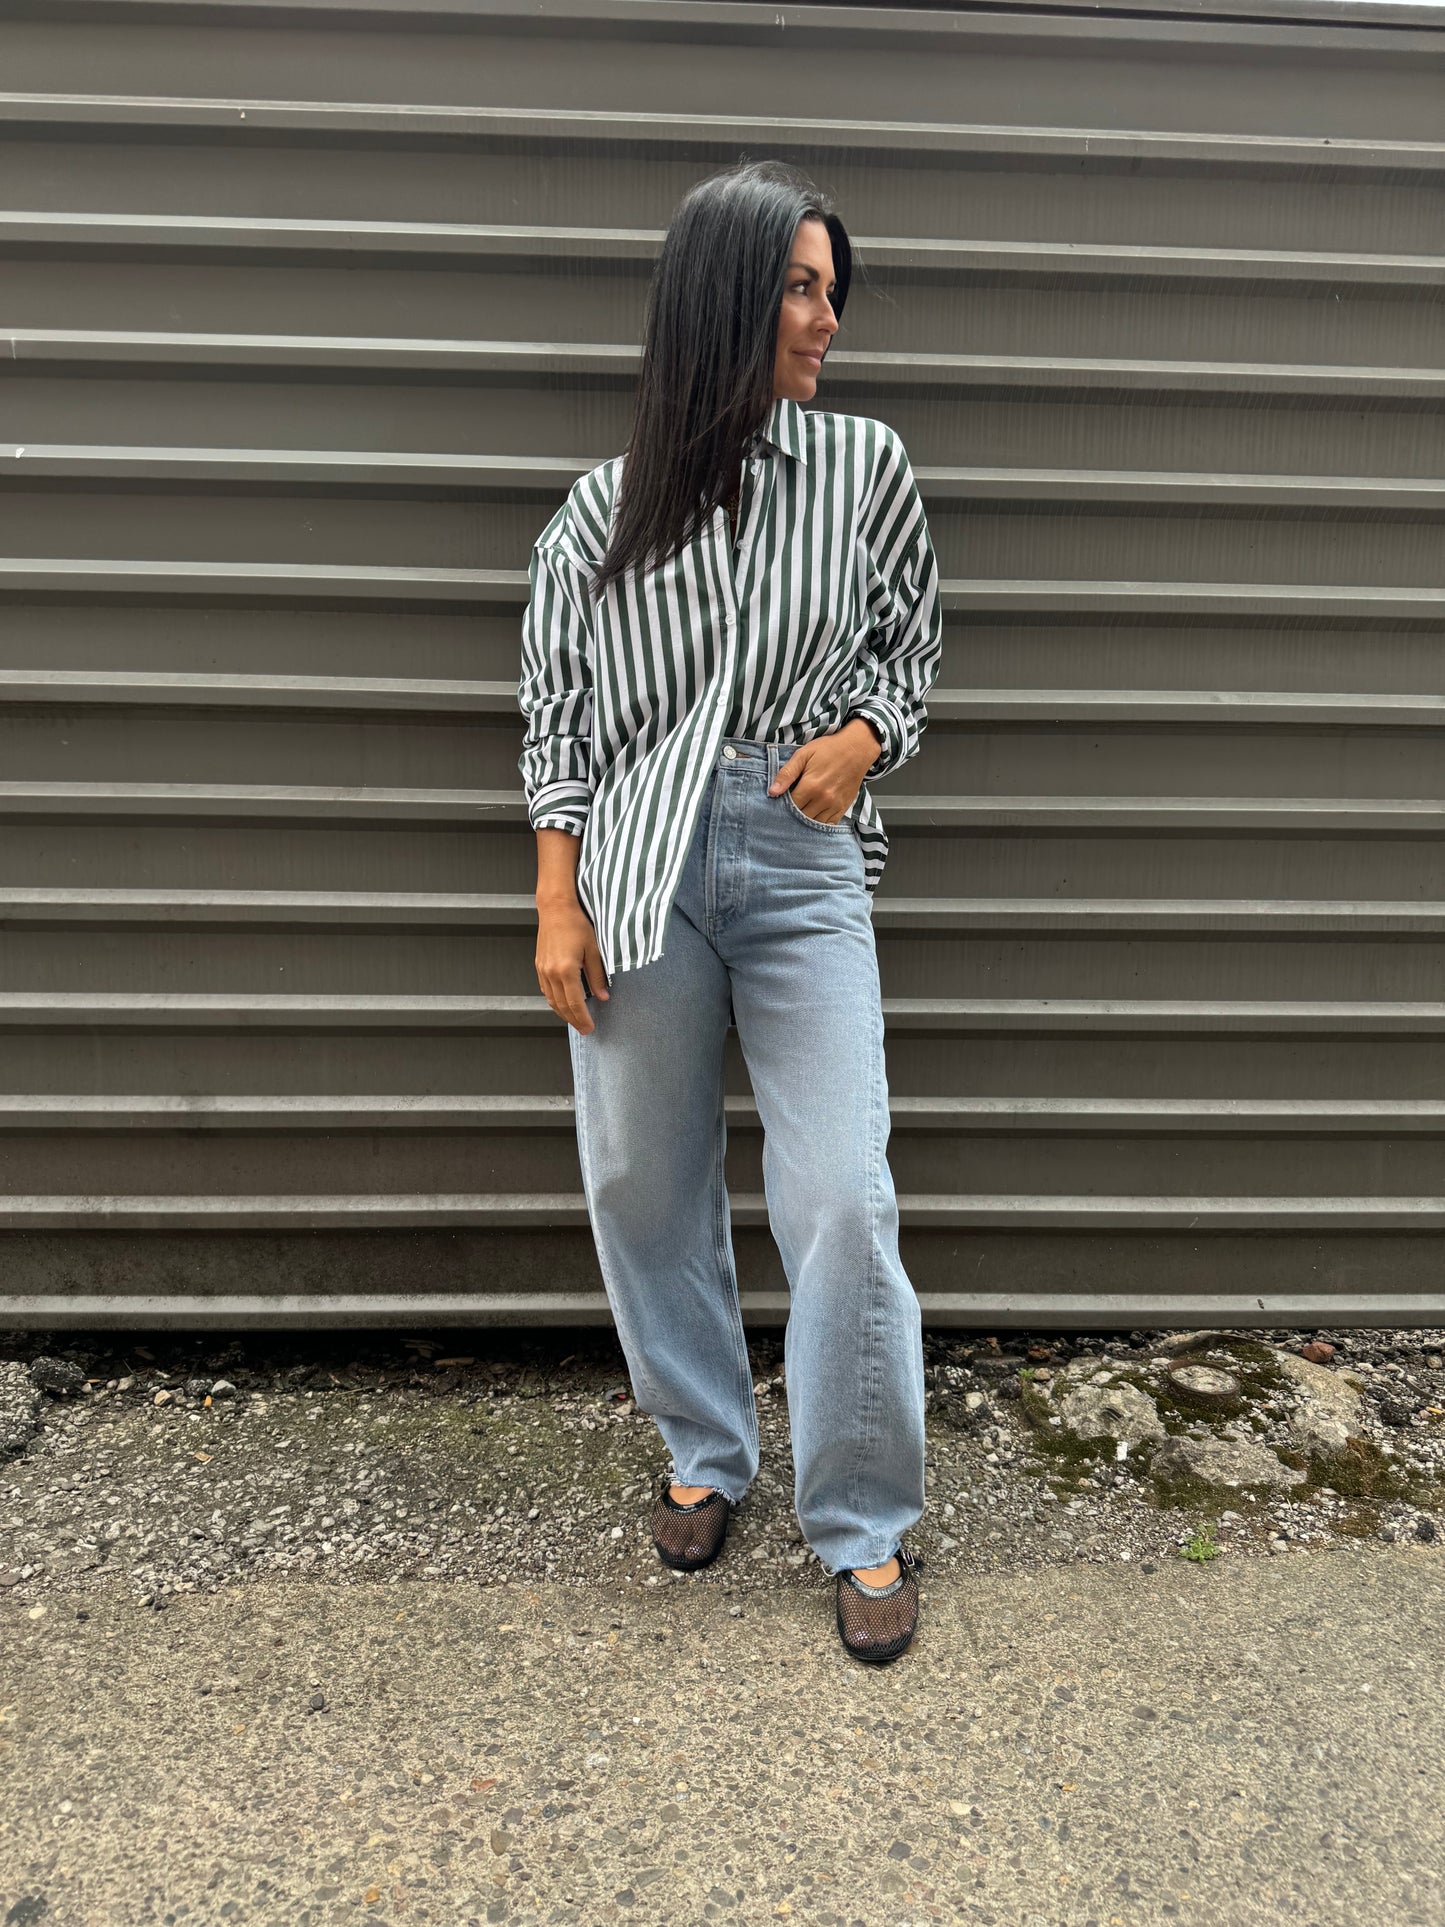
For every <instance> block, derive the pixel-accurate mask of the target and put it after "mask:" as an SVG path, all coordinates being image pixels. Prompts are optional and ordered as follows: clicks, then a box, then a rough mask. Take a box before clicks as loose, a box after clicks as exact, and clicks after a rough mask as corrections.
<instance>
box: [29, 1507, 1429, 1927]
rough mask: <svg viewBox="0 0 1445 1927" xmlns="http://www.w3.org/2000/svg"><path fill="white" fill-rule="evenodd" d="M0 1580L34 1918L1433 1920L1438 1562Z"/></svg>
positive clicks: (63, 1926)
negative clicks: (860, 1611) (166, 1590)
mask: <svg viewBox="0 0 1445 1927" xmlns="http://www.w3.org/2000/svg"><path fill="white" fill-rule="evenodd" d="M717 1578H718V1575H717V1573H716V1572H715V1573H714V1574H713V1575H712V1576H711V1583H708V1584H703V1583H700V1582H699V1581H698V1580H694V1579H683V1580H679V1581H677V1582H675V1583H670V1584H667V1585H665V1586H663V1587H660V1588H658V1589H657V1590H655V1591H645V1590H643V1589H640V1588H636V1587H634V1588H631V1589H623V1588H620V1587H617V1588H612V1587H608V1586H605V1585H599V1584H585V1585H577V1584H557V1583H549V1582H545V1581H542V1582H538V1581H536V1580H531V1579H526V1580H521V1581H518V1582H517V1583H492V1584H487V1585H479V1584H476V1583H475V1582H471V1583H469V1582H465V1581H446V1582H443V1583H437V1582H429V1581H427V1580H425V1579H405V1580H387V1581H384V1582H372V1583H367V1582H361V1583H355V1582H353V1583H349V1584H347V1585H344V1586H342V1585H336V1584H334V1583H331V1582H329V1581H327V1580H324V1579H315V1578H310V1577H305V1576H301V1575H295V1576H291V1575H287V1576H284V1577H281V1578H275V1579H271V1578H267V1579H254V1580H248V1581H246V1582H244V1583H241V1584H238V1585H230V1586H226V1587H224V1588H223V1589H221V1590H218V1591H214V1592H209V1593H195V1594H186V1595H181V1596H178V1597H176V1598H174V1599H172V1600H171V1601H170V1602H169V1603H168V1604H166V1605H165V1606H164V1607H163V1608H157V1607H154V1606H142V1605H139V1604H138V1603H137V1601H136V1599H135V1598H134V1596H133V1593H132V1592H131V1591H129V1590H127V1589H126V1587H125V1586H123V1585H121V1584H116V1585H114V1586H113V1587H107V1586H105V1585H100V1586H96V1585H94V1584H92V1585H90V1586H89V1587H88V1588H87V1589H86V1591H85V1592H84V1594H83V1596H82V1595H79V1594H77V1595H75V1596H71V1597H66V1596H65V1595H51V1596H49V1597H48V1598H47V1599H45V1600H43V1601H38V1602H34V1603H27V1602H26V1600H25V1599H24V1598H21V1597H16V1596H14V1595H10V1596H8V1597H5V1598H3V1599H0V1667H3V1673H0V1801H3V1805H0V1814H3V1818H0V1920H3V1922H4V1923H5V1927H81V1923H84V1924H85V1927H118V1924H119V1923H124V1927H133V1924H137V1927H138V1924H139V1923H151V1922H157V1923H165V1927H177V1924H178V1923H182V1922H184V1923H185V1927H202V1923H211V1922H227V1923H230V1924H231V1927H236V1923H241V1922H254V1923H265V1924H266V1927H270V1924H271V1923H281V1922H285V1923H300V1924H304V1923H317V1924H318V1927H319V1924H320V1923H330V1922H340V1921H346V1922H352V1921H365V1920H375V1921H385V1922H397V1923H403V1922H419V1921H426V1922H432V1923H446V1927H463V1924H464V1923H472V1922H477V1923H481V1922H495V1921H503V1922H507V1923H509V1924H510V1927H523V1924H524V1923H525V1924H527V1927H530V1924H531V1923H534V1922H536V1923H552V1922H567V1923H577V1924H578V1927H592V1923H601V1922H613V1921H629V1922H631V1921H636V1922H668V1923H674V1922H677V1923H694V1922H702V1921H715V1922H719V1923H753V1922H760V1921H772V1920H792V1921H797V1922H800V1923H801V1922H809V1923H813V1922H817V1923H828V1924H829V1927H838V1924H842V1927H917V1924H919V1923H923V1922H933V1921H945V1922H955V1921H959V1922H967V1923H983V1924H984V1927H1090V1924H1091V1923H1096V1924H1097V1927H1144V1924H1145V1923H1155V1922H1161V1923H1162V1922H1171V1923H1179V1927H1216V1923H1218V1927H1252V1924H1253V1923H1271V1927H1273V1924H1274V1923H1301V1924H1302V1927H1405V1923H1410V1924H1411V1927H1439V1924H1440V1923H1441V1921H1442V1920H1445V1864H1442V1863H1445V1853H1442V1845H1441V1823H1440V1814H1441V1811H1442V1804H1445V1703H1442V1697H1441V1695H1440V1692H1439V1674H1440V1661H1441V1653H1442V1634H1445V1554H1442V1552H1441V1550H1440V1549H1439V1548H1438V1547H1424V1546H1419V1545H1413V1546H1381V1545H1379V1544H1370V1543H1368V1542H1363V1543H1360V1544H1353V1543H1344V1544H1340V1545H1335V1546H1332V1547H1329V1548H1327V1549H1323V1550H1320V1551H1318V1552H1311V1553H1309V1554H1302V1555H1297V1556H1294V1557H1291V1558H1288V1559H1234V1558H1218V1559H1214V1560H1212V1561H1210V1562H1209V1563H1206V1564H1199V1565H1195V1564H1190V1563H1187V1562H1185V1561H1184V1560H1182V1559H1179V1558H1170V1559H1167V1560H1165V1561H1163V1562H1161V1563H1159V1564H1157V1565H1154V1566H1153V1567H1152V1568H1151V1569H1145V1568H1143V1567H1141V1566H1139V1565H1137V1564H1128V1565H1125V1564H1117V1563H1115V1564H1103V1565H1089V1564H1079V1565H1076V1566H1069V1565H1062V1564H1061V1565H1058V1566H1054V1567H1048V1568H1044V1569H1041V1570H1038V1569H1035V1570H1016V1571H1003V1572H998V1571H994V1572H981V1573H979V1574H977V1575H976V1576H970V1575H968V1574H967V1573H965V1574H963V1575H959V1574H958V1573H950V1574H949V1575H948V1576H947V1577H946V1578H944V1577H942V1576H938V1577H933V1576H930V1575H925V1578H926V1586H925V1599H924V1605H923V1617H922V1621H921V1625H920V1631H919V1634H918V1637H917V1640H916V1641H915V1644H914V1647H913V1649H912V1651H911V1652H910V1653H909V1654H908V1655H906V1656H905V1657H904V1658H903V1659H902V1660H901V1661H899V1662H898V1663H897V1664H896V1665H894V1666H892V1667H890V1668H886V1669H882V1670H875V1669H871V1668H865V1667H863V1666H860V1665H859V1664H858V1663H857V1662H855V1661H853V1660H851V1659H850V1658H849V1657H848V1656H847V1655H846V1654H845V1653H844V1652H843V1650H842V1648H841V1646H840V1645H839V1643H838V1639H837V1635H836V1632H835V1630H834V1627H833V1620H832V1612H833V1604H832V1599H833V1595H832V1582H831V1580H829V1579H827V1578H826V1576H825V1575H823V1574H822V1573H821V1572H817V1573H816V1574H815V1576H814V1583H813V1584H811V1585H810V1586H806V1587H803V1588H801V1589H799V1588H797V1587H792V1588H781V1587H780V1588H779V1589H778V1590H777V1591H776V1592H765V1593H763V1594H761V1595H760V1594H759V1593H757V1592H756V1591H751V1592H747V1593H745V1594H744V1593H736V1594H734V1593H730V1592H729V1591H728V1590H727V1589H726V1587H724V1586H720V1585H719V1584H718V1583H717Z"/></svg>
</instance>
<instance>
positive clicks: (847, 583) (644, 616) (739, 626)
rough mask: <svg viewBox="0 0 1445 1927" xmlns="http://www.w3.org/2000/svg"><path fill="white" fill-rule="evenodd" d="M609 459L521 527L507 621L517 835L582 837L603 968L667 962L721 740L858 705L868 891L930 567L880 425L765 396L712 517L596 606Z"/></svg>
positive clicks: (859, 820)
mask: <svg viewBox="0 0 1445 1927" xmlns="http://www.w3.org/2000/svg"><path fill="white" fill-rule="evenodd" d="M625 459H626V458H625V456H622V455H618V456H614V458H613V459H612V460H611V461H608V462H603V463H602V464H601V465H600V466H599V467H597V468H594V469H592V470H591V471H590V472H589V473H588V474H586V475H584V476H582V477H581V478H580V479H579V480H578V481H577V482H576V483H575V484H574V485H573V487H572V489H571V492H570V493H569V495H568V497H567V500H566V501H565V502H564V503H563V505H562V507H561V508H560V509H558V511H557V513H556V514H555V515H554V516H553V518H552V520H551V521H550V522H549V523H548V524H547V526H546V528H545V529H544V530H543V531H542V533H541V535H540V536H539V537H538V538H537V541H536V544H535V545H534V548H533V552H532V560H531V568H530V578H531V598H530V601H529V603H528V607H527V613H526V616H525V618H524V620H523V624H522V677H521V682H520V685H519V687H518V692H517V693H518V701H519V704H520V707H521V710H522V714H523V716H524V717H525V719H526V730H525V736H524V741H523V748H522V753H521V756H520V757H519V758H518V765H517V766H518V768H519V769H520V771H521V773H522V781H523V788H524V791H525V793H526V798H527V813H528V817H529V819H530V821H531V825H532V827H533V829H538V830H540V829H549V828H551V829H562V830H570V831H571V832H572V834H573V835H575V836H580V837H581V838H582V848H581V850H580V852H579V853H578V861H577V894H578V900H579V902H580V903H581V905H582V907H583V909H584V910H585V911H586V912H587V915H588V917H589V918H590V919H591V922H592V924H593V927H594V928H595V930H596V932H597V942H598V948H599V949H600V950H601V953H602V963H603V968H604V969H605V970H606V972H607V975H608V978H609V980H610V979H611V977H612V976H613V975H614V974H615V973H616V972H617V971H620V970H636V969H640V968H641V967H642V966H643V965H644V964H648V963H652V962H653V961H655V960H656V959H657V958H658V957H660V956H661V955H662V945H663V936H664V932H665V930H666V925H667V918H668V914H669V912H670V910H671V908H672V902H673V898H674V896H675V894H676V891H677V886H678V884H679V882H680V880H681V877H682V871H683V865H684V863H685V861H686V859H687V854H688V850H689V848H690V846H691V842H692V837H693V833H694V830H695V828H696V825H697V819H698V815H699V813H700V810H701V806H702V800H703V797H704V794H705V792H706V789H707V783H708V778H709V777H710V775H711V773H712V770H713V767H714V764H715V760H716V757H717V754H718V751H719V748H720V746H721V744H722V741H723V738H724V737H727V736H741V737H750V738H758V739H763V740H768V741H775V742H783V743H789V744H794V745H796V744H799V743H807V742H811V741H813V740H814V738H816V737H818V736H824V735H828V734H830V733H832V732H833V731H835V730H837V729H840V728H841V727H842V725H843V724H844V723H845V722H846V721H847V720H848V718H849V717H850V716H865V717H867V719H868V720H869V722H871V723H872V724H873V725H874V726H875V727H876V729H877V731H878V733H879V736H880V738H881V739H882V741H883V745H884V747H883V749H882V751H881V753H880V754H879V757H878V759H877V761H876V762H875V763H874V764H873V766H872V768H871V769H870V770H869V771H868V773H867V777H865V779H864V782H863V785H862V788H861V790H860V792H859V797H858V801H857V803H855V805H854V807H853V811H852V813H851V819H850V820H851V821H852V824H853V829H854V832H855V833H856V835H857V836H858V839H859V841H860V843H861V844H862V847H863V855H864V862H865V873H866V881H867V888H868V891H869V894H870V896H871V894H872V892H873V891H874V890H876V889H877V887H878V880H879V878H880V877H881V876H882V874H883V866H884V863H885V861H886V860H887V855H888V837H887V835H886V833H885V831H884V828H883V823H882V819H881V818H880V816H879V814H878V807H877V804H876V803H875V802H874V800H873V794H872V791H871V790H870V788H869V786H868V784H869V779H871V778H874V777H880V776H887V775H890V774H891V773H892V772H893V771H894V770H896V769H899V768H901V767H902V765H903V764H904V763H906V762H908V761H909V760H910V758H912V757H914V756H916V755H917V753H918V748H919V741H920V738H921V737H922V735H923V732H924V730H925V728H926V727H927V722H928V713H927V710H926V709H925V707H924V698H925V696H926V695H927V693H928V690H929V688H930V687H931V685H932V683H933V680H934V678H935V676H936V675H937V673H938V666H939V660H940V656H941V653H942V633H941V632H942V612H941V609H940V607H939V599H938V565H937V562H936V560H935V557H934V553H933V544H932V541H931V538H930V536H929V532H928V523H927V521H926V519H925V516H924V513H923V504H922V502H921V501H920V499H919V494H918V487H917V484H916V482H915V481H914V478H913V471H912V470H911V468H910V467H909V464H908V456H907V454H906V453H905V452H904V448H903V444H902V442H901V441H900V440H899V437H898V435H897V433H896V431H895V430H894V429H892V428H890V427H889V426H888V425H887V424H886V423H885V422H880V421H873V420H871V419H869V418H868V417H866V416H859V415H831V414H808V413H805V412H804V410H803V409H802V407H801V406H800V405H799V404H798V403H797V402H794V401H788V400H781V399H780V400H775V401H774V403H773V405H772V410H771V412H770V414H769V417H768V421H767V425H766V426H765V427H764V428H763V429H762V430H761V431H760V432H759V434H758V435H757V436H756V437H755V438H754V440H753V442H752V444H751V445H750V447H749V449H748V451H747V457H746V459H745V461H744V463H743V474H742V497H741V502H740V505H739V511H738V528H737V540H736V545H734V543H733V540H732V535H731V530H730V528H729V523H728V516H727V511H726V509H724V508H718V509H717V510H715V511H714V514H713V518H712V522H711V524H710V526H707V527H704V528H702V529H700V530H698V531H696V532H695V533H694V535H693V536H692V537H691V538H690V540H689V541H688V542H686V543H685V544H684V545H683V547H682V548H681V549H680V550H679V551H678V553H677V554H676V555H675V556H673V557H671V558H670V559H669V560H667V561H666V562H664V563H663V564H662V565H661V566H660V567H657V568H652V569H645V570H637V569H633V570H629V571H628V572H627V573H626V574H625V575H623V576H621V577H619V578H618V579H617V580H615V581H613V582H611V583H609V584H608V586H607V588H606V590H605V591H604V593H603V594H602V595H601V596H600V597H599V598H598V599H597V601H596V602H595V603H594V602H593V600H592V596H591V590H590V576H591V573H592V571H593V570H594V569H595V568H596V566H597V564H598V563H599V562H600V561H601V559H602V556H603V554H604V552H605V550H606V547H607V541H608V535H609V531H610V526H611V518H612V510H613V505H614V503H615V501H616V494H617V487H618V482H619V480H620V478H621V473H622V464H623V462H624V460H625Z"/></svg>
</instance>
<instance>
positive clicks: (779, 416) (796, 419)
mask: <svg viewBox="0 0 1445 1927" xmlns="http://www.w3.org/2000/svg"><path fill="white" fill-rule="evenodd" d="M758 435H759V438H760V439H761V440H762V441H765V442H769V443H771V444H772V446H773V447H774V448H777V449H781V450H782V452H783V454H784V455H791V456H792V457H793V458H794V460H795V461H799V462H802V463H803V464H804V465H806V463H807V460H808V418H807V416H806V415H805V414H804V413H803V410H802V408H801V407H800V406H799V404H798V403H797V402H795V401H789V400H788V399H787V398H786V396H778V397H777V398H776V399H775V400H774V402H773V405H772V407H771V408H770V409H769V411H768V418H767V420H766V421H765V422H764V423H763V426H762V427H761V428H760V429H759V430H758Z"/></svg>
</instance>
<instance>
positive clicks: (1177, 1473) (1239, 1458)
mask: <svg viewBox="0 0 1445 1927" xmlns="http://www.w3.org/2000/svg"><path fill="white" fill-rule="evenodd" d="M1149 1469H1150V1471H1151V1472H1152V1473H1153V1475H1154V1477H1155V1478H1156V1479H1162V1480H1163V1481H1164V1482H1165V1483H1166V1484H1168V1483H1171V1482H1178V1481H1180V1480H1184V1479H1201V1480H1203V1481H1204V1483H1205V1484H1206V1485H1228V1486H1241V1485H1270V1486H1290V1485H1299V1484H1300V1483H1301V1482H1302V1481H1303V1479H1304V1476H1305V1475H1304V1473H1303V1472H1297V1471H1295V1469H1294V1467H1293V1466H1289V1465H1286V1464H1285V1463H1284V1462H1283V1460H1281V1459H1278V1458H1276V1457H1275V1455H1274V1453H1273V1452H1271V1451H1270V1450H1269V1449H1268V1448H1267V1447H1266V1446H1263V1445H1255V1444H1253V1443H1252V1442H1251V1441H1250V1440H1248V1439H1215V1438H1202V1439H1192V1438H1172V1439H1166V1440H1165V1441H1164V1443H1163V1444H1162V1445H1161V1446H1160V1447H1159V1448H1158V1450H1157V1451H1156V1452H1155V1454H1154V1457H1153V1459H1152V1461H1151V1463H1150V1467H1149Z"/></svg>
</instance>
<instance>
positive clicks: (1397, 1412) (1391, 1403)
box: [1380, 1398, 1411, 1432]
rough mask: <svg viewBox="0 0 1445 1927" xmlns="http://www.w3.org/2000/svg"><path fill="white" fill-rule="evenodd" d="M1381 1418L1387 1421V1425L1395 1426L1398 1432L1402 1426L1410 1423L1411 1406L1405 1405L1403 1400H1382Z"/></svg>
mask: <svg viewBox="0 0 1445 1927" xmlns="http://www.w3.org/2000/svg"><path fill="white" fill-rule="evenodd" d="M1380 1417H1381V1418H1382V1419H1383V1420H1384V1421H1385V1423H1386V1425H1390V1426H1393V1427H1394V1429H1395V1430H1396V1431H1397V1432H1398V1431H1399V1430H1400V1428H1401V1426H1403V1425H1408V1424H1409V1423H1410V1418H1411V1412H1410V1408H1409V1406H1408V1405H1406V1404H1405V1402H1404V1400H1403V1399H1398V1398H1382V1399H1381V1400H1380Z"/></svg>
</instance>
